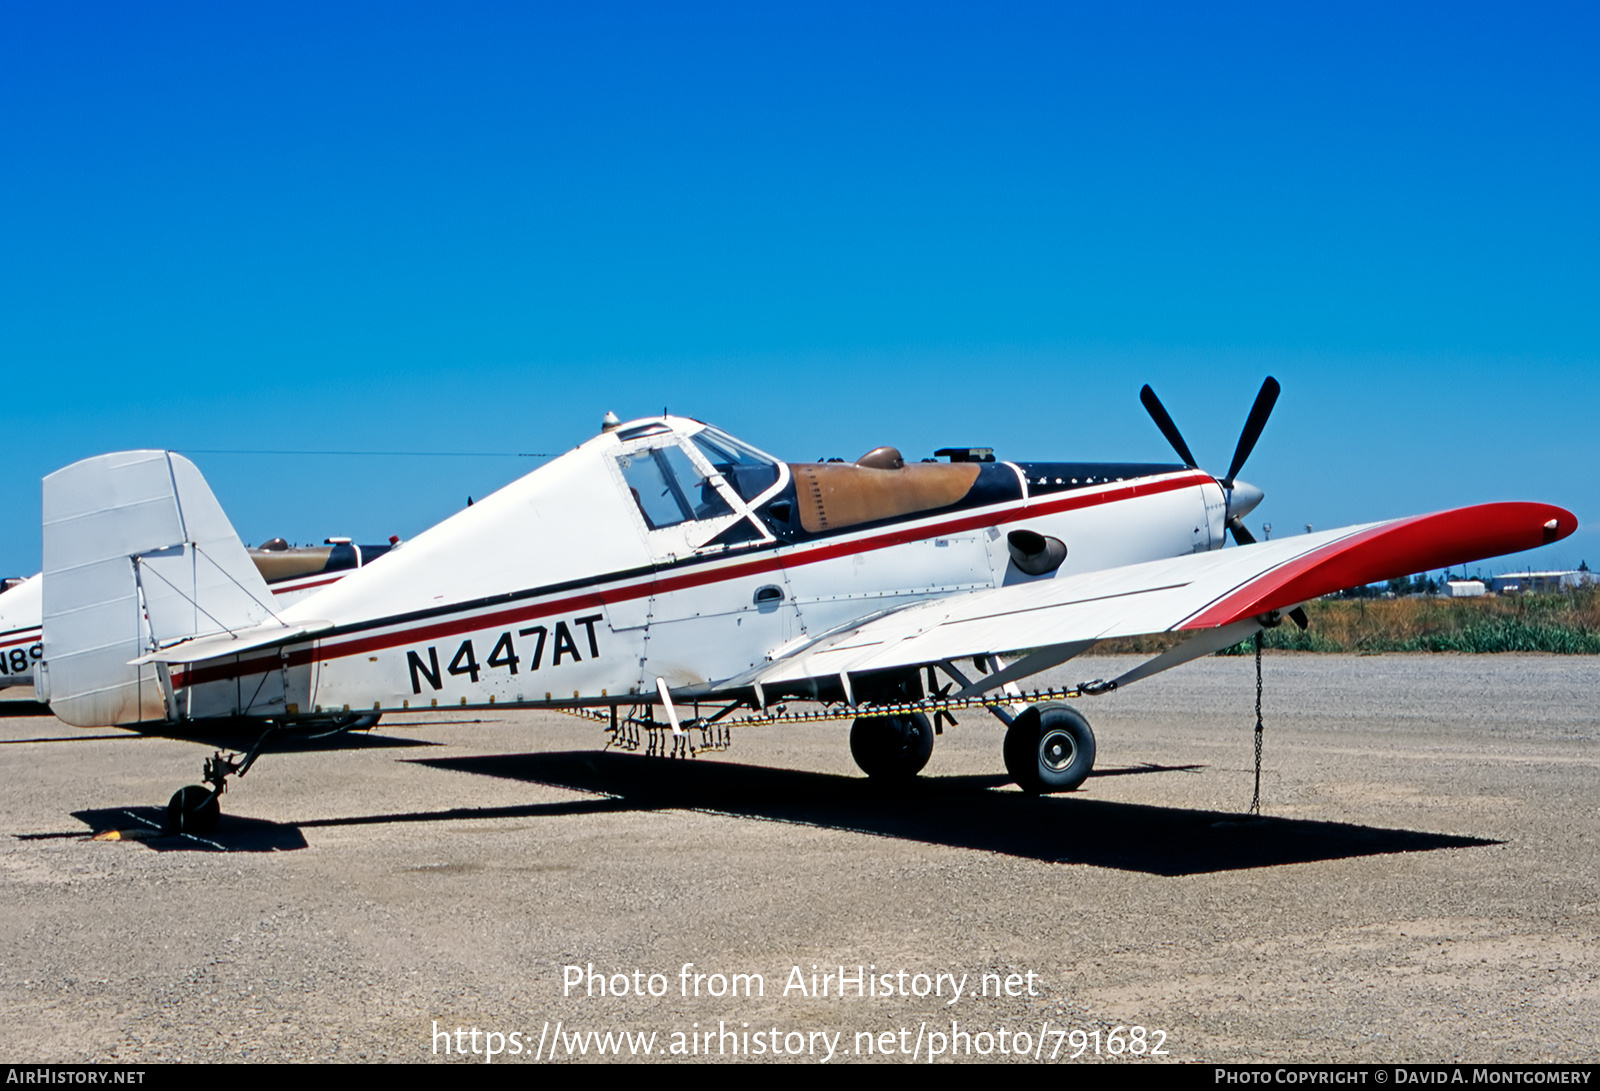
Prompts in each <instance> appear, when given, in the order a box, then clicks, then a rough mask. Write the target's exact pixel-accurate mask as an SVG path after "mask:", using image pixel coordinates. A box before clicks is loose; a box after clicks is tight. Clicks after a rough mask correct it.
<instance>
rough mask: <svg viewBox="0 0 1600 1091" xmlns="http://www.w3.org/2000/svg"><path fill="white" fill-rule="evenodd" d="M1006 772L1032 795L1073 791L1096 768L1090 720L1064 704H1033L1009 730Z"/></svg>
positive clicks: (1006, 746) (1006, 745)
mask: <svg viewBox="0 0 1600 1091" xmlns="http://www.w3.org/2000/svg"><path fill="white" fill-rule="evenodd" d="M1005 757H1006V772H1008V773H1010V774H1011V779H1012V780H1015V781H1016V782H1017V787H1019V788H1021V789H1022V790H1023V791H1024V792H1027V793H1028V794H1029V795H1041V794H1043V793H1045V792H1070V791H1072V790H1073V789H1074V788H1076V787H1077V786H1078V785H1080V784H1082V783H1083V782H1084V778H1086V777H1087V776H1088V775H1089V771H1090V770H1091V769H1093V768H1094V732H1093V731H1091V730H1089V721H1088V720H1085V719H1084V718H1083V717H1082V716H1081V715H1079V714H1078V712H1077V710H1076V709H1072V708H1069V707H1067V706H1066V705H1063V704H1055V703H1051V704H1043V705H1032V706H1030V707H1029V708H1027V709H1025V710H1023V712H1022V714H1021V715H1020V716H1018V717H1017V718H1016V719H1015V720H1013V721H1012V722H1011V727H1010V728H1008V729H1007V731H1006V742H1005Z"/></svg>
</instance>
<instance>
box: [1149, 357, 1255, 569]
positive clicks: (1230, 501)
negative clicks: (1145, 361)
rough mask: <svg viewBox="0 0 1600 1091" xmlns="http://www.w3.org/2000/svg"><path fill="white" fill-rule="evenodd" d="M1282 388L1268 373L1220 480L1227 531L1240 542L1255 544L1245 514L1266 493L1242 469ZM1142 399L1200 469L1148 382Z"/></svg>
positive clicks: (1180, 452) (1192, 466)
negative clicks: (1242, 477) (1241, 474)
mask: <svg viewBox="0 0 1600 1091" xmlns="http://www.w3.org/2000/svg"><path fill="white" fill-rule="evenodd" d="M1281 389H1282V388H1281V387H1280V386H1279V385H1278V380H1276V379H1274V378H1273V377H1272V376H1270V375H1269V376H1267V381H1266V382H1264V383H1262V384H1261V392H1260V393H1259V394H1257V395H1256V401H1255V404H1254V405H1252V406H1251V407H1250V416H1249V417H1247V418H1245V422H1244V430H1243V431H1242V432H1240V433H1239V443H1238V445H1237V446H1236V447H1235V448H1234V449H1233V461H1232V462H1231V463H1229V464H1228V476H1227V477H1222V478H1218V479H1217V484H1219V485H1221V486H1222V493H1223V496H1224V498H1225V500H1226V503H1227V508H1226V512H1225V521H1226V523H1227V526H1228V533H1230V534H1232V535H1233V540H1234V542H1235V543H1236V544H1237V545H1252V544H1254V542H1255V540H1256V539H1255V535H1253V534H1251V533H1250V532H1249V531H1248V530H1247V529H1245V525H1244V517H1245V516H1246V515H1248V514H1250V512H1251V511H1252V510H1254V508H1255V506H1256V505H1257V504H1259V503H1261V500H1262V497H1263V496H1264V495H1265V494H1264V493H1262V491H1261V490H1260V489H1258V488H1256V487H1255V486H1254V485H1252V484H1250V483H1249V482H1247V481H1240V480H1239V479H1238V478H1239V471H1240V470H1241V469H1243V467H1244V462H1245V459H1247V458H1249V457H1250V452H1251V451H1253V450H1255V447H1256V441H1257V440H1259V439H1260V438H1261V432H1262V430H1263V429H1265V428H1266V426H1267V418H1268V417H1270V416H1271V415H1272V407H1273V406H1274V405H1276V404H1277V403H1278V393H1279V391H1280V390H1281ZM1139 400H1140V401H1141V402H1143V403H1144V407H1145V410H1146V411H1147V412H1148V413H1149V414H1150V418H1151V419H1152V420H1154V421H1155V422H1156V427H1157V428H1159V429H1161V434H1162V435H1163V436H1166V437H1167V442H1168V443H1170V444H1172V449H1173V450H1174V451H1176V452H1177V453H1178V457H1179V458H1181V459H1183V464H1184V465H1185V466H1188V467H1189V468H1190V469H1198V468H1199V463H1197V462H1196V461H1195V457H1194V455H1193V454H1192V453H1190V451H1189V445H1188V444H1187V443H1185V442H1184V441H1183V434H1182V433H1181V432H1179V431H1178V426H1177V425H1176V424H1174V423H1173V422H1172V416H1171V415H1170V414H1169V413H1168V412H1167V409H1166V406H1164V405H1162V404H1161V399H1160V398H1158V397H1156V392H1155V391H1154V390H1152V389H1150V385H1149V384H1148V383H1146V384H1145V387H1144V389H1143V390H1141V391H1139Z"/></svg>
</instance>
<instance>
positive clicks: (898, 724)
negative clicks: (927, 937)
mask: <svg viewBox="0 0 1600 1091" xmlns="http://www.w3.org/2000/svg"><path fill="white" fill-rule="evenodd" d="M1277 393H1278V386H1277V383H1276V382H1274V381H1273V380H1271V379H1269V380H1267V383H1266V384H1265V385H1264V386H1263V388H1262V391H1261V394H1260V395H1259V396H1258V398H1257V401H1256V405H1255V407H1254V409H1253V410H1252V412H1251V415H1250V419H1249V421H1248V423H1247V424H1246V426H1245V429H1244V432H1243V434H1242V435H1241V437H1240V441H1239V445H1238V448H1237V449H1236V451H1235V454H1234V459H1233V464H1232V465H1231V467H1230V468H1229V471H1228V473H1227V475H1226V476H1225V477H1223V478H1221V479H1218V478H1214V477H1212V476H1211V475H1210V474H1208V473H1206V472H1205V471H1203V470H1200V469H1198V468H1197V467H1196V463H1195V460H1194V458H1193V456H1192V455H1191V454H1190V453H1189V450H1188V447H1187V446H1186V445H1185V444H1184V443H1183V439H1182V436H1181V435H1179V433H1178V430H1177V429H1176V427H1174V426H1173V424H1172V422H1171V419H1170V418H1169V417H1168V416H1167V414H1166V412H1165V410H1164V409H1162V408H1161V405H1160V402H1159V400H1157V399H1156V397H1155V395H1154V393H1153V392H1150V391H1149V388H1148V387H1147V388H1146V389H1145V393H1144V401H1145V404H1146V406H1147V408H1149V409H1150V411H1151V414H1152V416H1154V417H1155V419H1156V422H1157V424H1158V426H1160V427H1161V429H1162V431H1163V433H1164V434H1166V435H1167V437H1168V439H1169V441H1171V442H1172V444H1173V446H1174V448H1176V449H1177V451H1178V453H1179V455H1180V456H1181V457H1182V459H1183V464H1182V465H1173V464H1163V465H1121V464H1105V463H1027V462H1023V463H1014V462H996V461H994V460H993V456H992V454H990V453H989V452H988V451H987V450H983V449H967V450H957V449H947V450H945V451H942V452H940V454H941V455H943V456H945V457H946V458H947V459H948V461H945V462H939V463H934V462H923V463H906V462H904V460H903V459H902V458H901V456H900V454H899V453H898V452H897V451H895V450H894V449H892V448H888V447H880V448H877V449H876V450H873V451H871V452H870V453H869V454H867V455H865V456H863V457H862V458H861V459H859V460H858V461H857V462H855V463H854V464H846V463H843V462H833V463H813V464H790V463H785V462H783V461H781V460H779V459H776V458H773V457H772V456H770V455H767V454H765V453H763V452H761V451H759V450H757V449H756V448H754V447H751V446H749V445H748V444H745V443H743V442H741V441H739V440H737V439H734V438H733V437H731V436H729V435H727V434H726V433H723V432H721V431H719V430H717V429H716V428H713V427H711V426H709V425H706V424H703V423H701V422H699V421H695V420H689V419H686V418H682V417H673V416H662V417H658V418H651V419H646V420H639V421H634V422H632V423H629V424H623V425H619V424H616V423H615V418H613V417H610V415H608V418H607V422H606V424H605V426H604V428H603V430H602V432H601V433H600V434H599V435H598V436H596V437H595V438H593V439H591V440H589V441H588V442H586V443H584V444H583V445H581V446H579V447H578V448H576V449H575V450H572V451H570V452H568V453H567V454H565V455H562V456H561V457H559V458H557V459H554V460H553V461H551V462H550V463H548V464H546V465H544V466H542V467H540V468H539V469H537V470H535V471H533V472H532V473H531V474H529V475H527V476H526V477H524V478H522V479H521V480H519V481H516V482H514V483H512V484H511V485H508V486H506V487H505V488H504V489H501V490H500V491H499V492H497V493H495V494H493V495H492V496H489V497H487V498H486V499H484V500H482V501H479V502H478V503H476V504H474V505H473V506H471V507H469V508H467V509H465V510H464V511H461V512H459V513H457V514H456V515H454V516H452V517H451V518H449V519H447V520H445V521H444V522H442V523H440V524H439V525H438V526H436V527H433V528H432V529H430V530H428V531H426V532H425V533H423V534H421V535H419V536H418V537H416V538H415V539H413V540H411V541H409V542H407V543H406V547H405V548H404V549H403V550H398V551H396V552H394V553H392V554H390V555H389V556H388V557H386V558H385V559H384V561H383V563H382V564H378V565H374V566H372V567H370V568H363V569H361V570H358V571H356V572H354V573H351V574H350V575H348V576H347V577H346V578H345V579H342V580H340V581H339V582H338V583H336V584H333V585H332V586H329V587H326V588H324V589H322V590H320V591H319V592H317V593H315V594H313V595H311V596H309V597H307V598H304V599H302V600H300V601H298V602H296V603H294V604H293V605H291V606H289V607H287V608H279V607H278V606H277V605H276V604H275V603H273V601H272V596H271V592H270V590H269V589H268V588H267V586H266V585H265V583H264V582H263V581H262V579H261V576H260V573H259V572H258V571H257V570H256V568H255V566H254V565H252V564H251V563H250V561H249V558H248V556H247V555H246V554H245V551H244V549H243V547H242V546H241V545H240V544H239V541H238V538H237V537H236V536H235V534H234V532H233V528H232V526H231V525H230V524H229V522H228V520H227V517H226V516H225V515H224V514H223V512H222V509H221V507H220V506H219V505H218V504H217V501H216V499H215V497H214V496H213V495H212V493H211V490H210V489H209V487H208V486H207V485H206V483H205V481H204V479H203V478H202V477H201V475H200V473H199V471H198V470H197V469H196V468H195V467H194V465H193V464H192V463H190V462H189V461H188V460H187V459H184V458H182V457H181V456H178V455H175V454H171V453H169V452H164V451H132V452H124V453H121V454H112V455H103V456H100V457H98V458H92V459H87V460H85V461H83V462H79V463H76V464H74V465H72V466H68V467H67V468H65V469H63V470H60V471H57V472H56V473H54V474H52V475H50V476H49V477H47V478H46V479H45V482H44V558H45V572H44V586H43V600H44V601H43V605H44V642H43V643H44V658H43V660H42V662H41V665H40V670H39V683H38V684H39V689H40V693H41V697H42V698H43V699H45V700H47V701H48V702H49V704H50V706H51V708H52V709H53V710H54V711H55V713H56V715H58V716H59V717H61V718H62V719H63V720H65V721H67V722H68V723H72V724H77V725H81V726H101V725H108V724H117V725H123V726H134V727H137V726H139V725H141V724H145V725H148V724H152V723H159V724H162V725H166V729H167V730H168V731H170V730H172V728H173V726H174V725H176V726H178V727H179V728H181V726H182V725H183V724H184V723H186V722H189V721H202V720H207V719H212V718H246V719H258V720H261V721H263V722H264V724H265V730H264V731H263V734H262V738H261V741H260V742H258V743H257V744H256V746H255V747H253V748H252V749H251V750H250V751H249V752H248V753H247V754H245V755H243V756H242V759H235V758H233V757H226V758H225V757H224V756H223V755H222V754H220V753H219V754H218V755H217V756H216V757H215V758H213V759H211V760H210V761H208V762H207V763H206V770H205V779H206V781H207V782H208V783H209V785H210V787H209V788H207V787H201V786H198V785H196V786H191V787H189V788H185V789H182V790H181V791H180V792H178V794H177V795H175V796H174V797H173V800H172V802H171V804H170V805H169V815H170V817H171V818H172V820H173V824H174V826H175V827H176V828H180V829H193V830H200V829H203V828H206V827H209V826H210V825H211V824H213V823H214V822H215V821H216V818H217V815H218V805H217V797H218V795H220V793H221V792H222V790H223V789H224V787H225V785H226V779H227V777H228V776H230V775H242V774H243V773H244V772H245V771H246V770H247V769H248V768H249V767H250V765H251V763H253V762H254V760H255V759H256V757H257V755H258V754H259V753H260V752H261V749H262V746H263V745H264V743H265V742H266V740H267V739H268V737H270V736H271V735H272V734H273V733H274V732H276V731H282V730H285V729H288V728H291V727H293V726H294V725H295V724H296V723H298V722H301V721H304V720H305V719H307V718H312V717H323V718H326V717H328V716H330V715H347V714H356V713H360V712H370V713H373V714H379V713H388V712H398V711H404V710H417V709H431V708H435V707H454V708H488V707H499V706H504V705H511V706H516V707H529V708H557V709H564V710H569V711H575V712H579V713H580V714H588V715H592V716H594V717H595V718H596V719H600V720H603V721H606V722H607V723H608V727H609V729H610V731H611V732H612V738H613V741H624V740H628V741H635V742H636V740H637V737H638V732H639V730H640V729H641V728H643V729H644V730H645V732H646V733H647V734H648V735H649V737H650V739H651V740H652V743H654V742H656V741H657V740H660V741H661V742H662V744H663V748H664V743H665V739H666V733H667V732H669V731H670V732H671V737H672V740H673V745H674V750H677V749H679V748H680V747H682V746H683V745H684V743H685V733H686V731H687V728H686V727H685V724H686V723H687V724H688V727H690V728H694V727H698V728H701V729H702V730H706V729H708V725H713V724H727V723H731V722H740V721H739V720H736V719H733V718H732V717H733V716H734V714H735V713H741V715H742V719H743V721H744V722H766V723H771V722H784V721H792V720H803V719H808V718H820V717H822V716H829V717H836V718H850V717H854V718H855V723H854V725H853V727H852V731H851V749H852V752H853V753H854V755H855V758H856V760H857V763H858V764H859V765H860V766H861V768H862V769H863V770H864V771H866V772H867V773H868V774H869V775H872V776H875V777H904V776H910V775H915V773H916V772H918V771H919V770H920V769H921V768H922V766H923V765H924V764H925V763H926V761H927V759H928V755H929V753H930V750H931V747H932V744H933V738H934V735H935V733H936V728H935V726H934V724H935V722H937V718H938V717H939V715H940V714H941V713H946V712H948V710H949V709H951V708H956V707H970V706H972V705H973V704H982V705H983V706H984V707H988V708H990V709H991V710H993V711H995V712H996V714H997V715H999V716H1000V717H1001V718H1002V719H1004V720H1006V721H1008V722H1009V724H1010V726H1009V728H1008V730H1007V733H1006V740H1005V745H1004V760H1005V764H1006V767H1007V769H1008V771H1009V772H1010V774H1011V776H1012V777H1013V778H1014V779H1015V780H1016V781H1017V783H1018V784H1019V785H1020V786H1021V787H1022V788H1024V789H1025V790H1027V791H1030V792H1035V793H1037V792H1046V791H1062V790H1068V789H1071V788H1075V787H1076V786H1078V785H1079V784H1081V783H1082V781H1083V779H1084V778H1085V777H1086V776H1087V775H1088V773H1089V771H1090V769H1091V768H1092V765H1093V762H1094V736H1093V733H1092V731H1091V730H1090V728H1089V725H1088V723H1087V721H1086V720H1085V719H1084V718H1083V717H1082V716H1081V715H1080V714H1079V713H1078V712H1077V711H1076V710H1075V709H1073V708H1071V707H1069V706H1068V705H1067V704H1066V703H1065V702H1064V701H1063V700H1060V699H1057V698H1067V697H1076V696H1079V695H1080V694H1094V693H1102V692H1106V691H1108V690H1111V689H1114V688H1116V687H1118V686H1123V685H1127V684H1129V683H1131V682H1133V681H1136V680H1138V679H1140V678H1144V677H1147V676H1148V675H1150V674H1153V673H1155V672H1157V671H1161V670H1165V669H1167V668H1169V667H1172V666H1175V665H1177V664H1179V663H1183V662H1186V661H1188V660H1190V659H1194V658H1196V657H1198V656H1202V655H1206V654H1209V653H1212V652H1215V651H1217V650H1219V649H1222V648H1225V647H1228V646H1230V645H1233V644H1236V643H1238V642H1239V641H1241V640H1243V639H1245V638H1246V637H1249V636H1250V635H1252V634H1254V633H1256V632H1257V631H1259V630H1260V629H1262V628H1263V627H1268V626H1273V625H1277V624H1278V623H1279V622H1280V620H1281V619H1282V618H1283V617H1285V616H1290V617H1298V619H1299V620H1302V621H1303V619H1304V614H1303V613H1301V612H1299V607H1300V606H1301V604H1303V603H1305V602H1307V601H1308V600H1310V599H1313V598H1316V597H1318V596H1320V595H1323V594H1327V593H1330V592H1333V591H1338V590H1341V589H1343V588H1347V587H1352V586H1356V585H1359V584H1365V583H1371V582H1375V581H1378V580H1384V579H1389V578H1392V577H1396V576H1401V575H1410V574H1412V573H1415V572H1419V571H1425V570H1428V569H1437V568H1444V567H1447V566H1450V565H1454V564H1460V563H1463V562H1467V561H1473V560H1479V559H1482V558H1485V557H1491V556H1497V555H1499V554H1503V553H1509V552H1515V551H1518V550H1523V549H1528V548H1532V547H1534V546H1538V545H1542V544H1545V543H1547V542H1551V541H1555V540H1557V539H1559V538H1563V537H1565V536H1567V535H1568V534H1571V533H1572V531H1573V530H1574V529H1575V528H1576V525H1577V522H1576V519H1575V518H1574V517H1573V516H1572V514H1571V513H1570V512H1567V511H1565V510H1563V509H1561V508H1557V507H1552V506H1550V505H1545V504H1530V503H1500V504H1486V505H1482V506H1479V507H1470V508H1462V509H1458V510H1454V511H1446V512H1440V513H1437V514H1433V515H1425V516H1417V517H1413V518H1409V519H1398V520H1391V521H1388V522H1383V523H1372V524H1367V525H1363V526H1356V527H1347V528H1344V529H1341V530H1333V531H1323V532H1320V533H1315V534H1306V535H1301V536H1297V537H1294V538H1289V539H1280V540H1277V541H1270V542H1262V543H1256V542H1254V541H1253V540H1251V538H1250V536H1249V534H1248V532H1247V531H1245V530H1244V526H1243V523H1242V522H1241V518H1242V516H1243V515H1245V514H1246V513H1247V512H1248V511H1249V510H1251V508H1253V507H1254V506H1255V505H1256V504H1257V503H1258V502H1259V501H1260V499H1261V492H1260V490H1258V489H1256V488H1254V487H1252V486H1250V485H1247V484H1245V483H1244V482H1242V481H1239V480H1238V479H1237V477H1238V472H1239V469H1240V467H1241V466H1242V465H1243V463H1244V461H1245V458H1246V457H1247V456H1248V455H1249V453H1250V451H1251V449H1252V448H1253V447H1254V445H1255V442H1256V439H1257V438H1258V437H1259V436H1260V434H1261V430H1262V428H1263V427H1264V425H1265V423H1266V419H1267V415H1268V414H1269V413H1270V411H1271V408H1272V405H1273V403H1274V401H1275V399H1276V397H1277ZM1229 531H1231V532H1232V534H1233V535H1234V537H1235V539H1236V540H1237V541H1238V542H1239V543H1240V544H1239V545H1238V546H1237V547H1236V548H1229V549H1222V548H1221V547H1222V546H1223V545H1224V540H1225V535H1226V534H1227V533H1228V532H1229ZM1161 632H1173V633H1179V634H1181V635H1183V636H1184V637H1185V638H1186V639H1185V640H1184V641H1183V642H1182V643H1180V644H1178V645H1177V646H1176V647H1174V648H1173V649H1172V650H1170V651H1168V652H1165V653H1163V654H1162V655H1159V656H1156V657H1155V658H1153V659H1151V660H1150V661H1148V662H1146V663H1144V664H1142V665H1140V666H1138V667H1135V668H1134V669H1132V670H1130V671H1128V672H1126V673H1124V674H1123V675H1121V676H1120V677H1118V678H1114V679H1109V680H1102V679H1096V680H1093V681H1086V682H1084V683H1083V684H1081V685H1080V686H1077V687H1074V688H1073V689H1071V690H1068V691H1058V692H1056V693H1053V694H1045V695H1036V696H1035V698H1029V699H1025V698H1023V697H1022V696H1021V694H1020V692H1019V691H1018V689H1017V687H1016V683H1017V682H1019V681H1021V680H1022V679H1024V678H1027V677H1028V676H1030V675H1033V674H1035V673H1037V672H1038V671H1041V670H1044V669H1046V668H1049V667H1053V666H1056V665H1058V664H1060V663H1063V662H1066V661H1067V660H1069V659H1071V658H1072V657H1073V656H1075V655H1077V654H1079V653H1081V652H1083V651H1084V650H1086V649H1087V648H1089V647H1090V646H1092V645H1093V644H1095V643H1096V642H1097V641H1099V640H1103V639H1108V638H1112V637H1121V636H1132V635H1138V634H1149V633H1161ZM1007 653H1021V657H1020V658H1018V659H1016V660H1015V661H1014V662H1011V663H1009V664H1007V663H1005V662H1003V661H1002V660H1001V659H1000V658H999V656H1000V655H1002V654H1007ZM967 664H970V665H971V668H970V669H969V668H968V666H967ZM941 676H942V677H943V678H944V679H947V680H948V681H946V682H944V683H943V684H941V681H940V678H941ZM1041 697H1042V698H1045V699H1038V698H1041ZM790 699H803V700H810V701H819V702H822V703H823V704H824V705H825V706H826V707H825V709H824V710H823V712H822V713H820V714H819V713H795V712H790V711H789V710H788V709H787V706H786V704H785V702H786V701H788V700H790ZM691 705H692V706H694V709H695V710H696V712H695V714H694V715H693V717H692V718H690V717H689V716H688V713H689V710H690V706H691ZM703 705H709V706H711V707H712V709H713V710H714V711H712V712H711V714H709V715H706V716H700V715H699V714H698V710H699V708H700V707H701V706H703ZM1006 706H1010V707H1009V708H1008V707H1006ZM624 709H628V710H630V711H628V712H626V713H624V712H623V710H624ZM657 710H659V711H660V712H661V713H662V714H663V717H664V722H660V721H657V720H656V719H655V714H656V712H657ZM930 714H932V715H933V716H934V717H935V718H936V719H935V721H930V718H929V716H930ZM952 722H953V721H952ZM718 730H720V727H719V728H718Z"/></svg>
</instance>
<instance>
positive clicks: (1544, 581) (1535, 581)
mask: <svg viewBox="0 0 1600 1091" xmlns="http://www.w3.org/2000/svg"><path fill="white" fill-rule="evenodd" d="M1594 583H1595V576H1594V573H1593V572H1590V571H1588V570H1587V569H1582V568H1579V569H1572V570H1569V571H1566V572H1511V573H1507V574H1506V575H1504V576H1496V577H1495V578H1494V579H1493V581H1491V585H1492V586H1493V588H1494V592H1495V594H1497V595H1503V594H1506V593H1508V592H1509V593H1511V594H1515V593H1517V592H1519V591H1534V592H1544V593H1549V592H1554V591H1571V590H1573V589H1575V588H1578V587H1593V586H1594Z"/></svg>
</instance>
